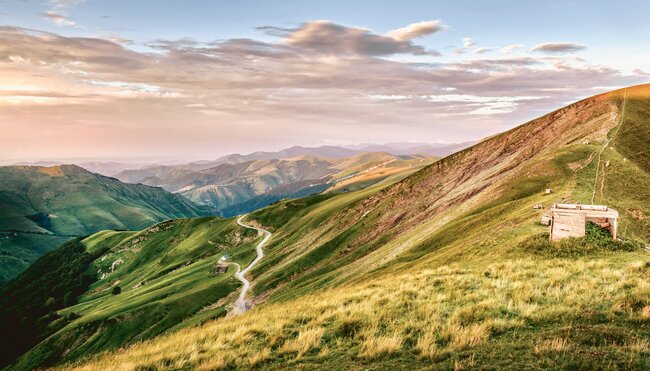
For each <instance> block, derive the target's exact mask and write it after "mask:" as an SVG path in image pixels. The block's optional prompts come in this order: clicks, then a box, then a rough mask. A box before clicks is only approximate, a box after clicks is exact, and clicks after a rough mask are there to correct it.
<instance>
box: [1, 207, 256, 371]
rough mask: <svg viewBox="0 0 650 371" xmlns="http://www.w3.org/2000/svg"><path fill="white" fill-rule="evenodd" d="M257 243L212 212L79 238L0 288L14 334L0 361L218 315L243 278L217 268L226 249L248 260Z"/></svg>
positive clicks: (69, 356)
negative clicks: (144, 227) (25, 353)
mask: <svg viewBox="0 0 650 371" xmlns="http://www.w3.org/2000/svg"><path fill="white" fill-rule="evenodd" d="M257 240H258V237H257V234H256V233H255V232H254V231H251V230H249V229H244V228H241V227H239V226H237V225H236V223H235V222H234V220H226V219H219V218H212V217H207V218H195V219H176V220H170V221H166V222H162V223H160V224H157V225H155V226H153V227H150V228H148V229H145V230H143V231H141V232H131V231H124V232H115V231H103V232H99V233H97V234H94V235H92V236H90V237H88V238H85V239H82V240H78V239H76V240H73V241H71V242H69V243H67V244H66V245H64V246H63V247H61V248H59V249H56V250H54V251H52V252H50V253H49V254H46V255H45V256H43V257H42V258H41V259H39V260H38V261H37V262H36V263H34V264H33V265H32V266H30V267H29V268H28V269H27V270H26V271H25V272H23V273H22V274H21V275H19V276H18V277H16V278H15V279H14V280H12V281H10V282H9V283H7V284H6V285H5V286H4V287H2V288H0V330H2V333H13V334H16V336H15V338H14V341H13V342H12V343H11V344H8V345H7V347H5V349H4V350H3V357H2V364H3V365H6V364H7V363H8V362H11V361H12V360H13V358H15V357H16V356H17V355H19V354H21V353H24V352H25V351H27V350H28V349H30V348H33V349H31V351H30V352H29V353H28V354H27V355H26V356H25V357H23V359H22V360H21V362H20V363H19V364H18V365H17V366H16V367H17V368H19V369H29V368H33V367H36V366H37V365H38V366H43V365H50V364H53V363H55V362H59V361H61V359H63V360H74V359H77V358H79V357H82V356H84V355H87V354H92V353H95V352H98V351H102V350H110V349H115V348H118V347H120V346H123V345H125V344H128V343H132V342H136V341H139V340H142V339H147V338H150V337H153V336H156V335H159V334H162V333H165V332H167V331H171V330H178V329H180V328H184V327H188V326H192V325H197V324H199V323H202V322H204V321H206V320H209V319H212V318H217V317H221V316H223V315H224V314H225V310H226V306H227V305H228V304H230V303H231V301H234V299H232V300H230V299H227V297H228V296H229V295H230V294H231V293H233V292H234V290H236V289H238V288H239V286H240V283H239V281H237V280H235V278H234V277H233V273H234V272H235V267H234V266H231V267H230V269H229V270H228V272H226V274H215V272H214V269H215V266H216V264H217V262H218V260H219V259H220V258H221V257H222V256H223V255H224V254H226V253H227V254H229V255H230V258H229V259H228V262H230V263H233V262H234V263H239V264H240V265H242V266H245V265H247V264H248V263H250V261H252V259H253V258H254V257H255V243H256V242H257ZM115 287H119V288H120V291H121V293H119V294H114V291H113V290H115ZM38 343H40V344H38ZM37 344H38V345H37Z"/></svg>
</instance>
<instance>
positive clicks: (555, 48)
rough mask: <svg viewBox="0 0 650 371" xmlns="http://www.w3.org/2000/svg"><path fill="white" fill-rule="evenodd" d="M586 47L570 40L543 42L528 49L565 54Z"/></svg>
mask: <svg viewBox="0 0 650 371" xmlns="http://www.w3.org/2000/svg"><path fill="white" fill-rule="evenodd" d="M585 49H587V47H586V46H584V45H581V44H576V43H570V42H561V43H545V44H539V45H536V46H534V47H533V48H532V49H530V50H531V51H533V52H541V53H547V54H565V53H575V52H579V51H582V50H585Z"/></svg>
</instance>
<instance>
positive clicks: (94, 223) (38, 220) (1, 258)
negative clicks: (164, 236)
mask: <svg viewBox="0 0 650 371" xmlns="http://www.w3.org/2000/svg"><path fill="white" fill-rule="evenodd" d="M0 205H1V206H2V207H0V278H1V279H2V281H0V283H2V282H4V281H5V280H6V279H8V278H10V277H13V276H15V274H17V273H18V272H20V271H22V270H23V269H24V268H26V267H27V266H28V265H29V264H30V263H31V262H33V261H34V260H35V258H37V257H38V256H40V255H42V254H43V253H44V252H46V251H49V250H50V249H51V248H53V247H55V246H58V245H60V244H61V243H62V242H65V241H67V240H69V239H71V238H73V237H75V236H83V235H88V234H90V233H94V232H97V231H99V230H102V229H142V228H145V227H147V226H150V225H152V224H154V223H156V222H159V221H162V220H165V219H170V218H180V217H192V216H199V215H204V214H207V213H208V212H209V210H207V209H205V208H204V207H201V206H197V205H194V204H193V203H191V202H189V201H188V200H186V199H184V198H183V197H181V196H178V195H173V194H170V193H168V192H166V191H164V190H162V189H159V188H152V187H146V186H142V185H131V184H124V183H121V182H119V181H118V180H116V179H113V178H108V177H104V176H101V175H97V174H94V173H91V172H88V171H86V170H84V169H82V168H80V167H77V166H74V165H60V166H51V167H38V166H5V167H0Z"/></svg>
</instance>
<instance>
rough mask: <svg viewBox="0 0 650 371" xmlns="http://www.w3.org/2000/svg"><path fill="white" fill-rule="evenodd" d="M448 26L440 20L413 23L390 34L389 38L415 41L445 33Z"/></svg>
mask: <svg viewBox="0 0 650 371" xmlns="http://www.w3.org/2000/svg"><path fill="white" fill-rule="evenodd" d="M446 29H447V26H446V25H444V24H442V22H441V21H439V20H434V21H425V22H418V23H411V24H410V25H408V26H406V27H402V28H398V29H395V30H392V31H389V32H388V34H387V35H388V36H389V37H392V38H393V39H395V40H399V41H408V40H413V39H415V38H418V37H422V36H426V35H431V34H434V33H436V32H440V31H444V30H446Z"/></svg>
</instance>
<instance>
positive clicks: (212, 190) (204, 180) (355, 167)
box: [116, 147, 431, 215]
mask: <svg viewBox="0 0 650 371" xmlns="http://www.w3.org/2000/svg"><path fill="white" fill-rule="evenodd" d="M350 153H354V154H353V155H351V156H344V155H348V154H350ZM315 154H320V156H317V155H315ZM294 155H297V156H295V157H281V158H267V157H270V156H294ZM325 155H327V156H325ZM426 158H431V157H426V156H410V155H399V156H396V155H392V154H389V153H385V152H378V153H365V152H361V153H358V151H357V150H352V149H341V148H339V147H318V148H303V147H293V148H289V149H287V150H283V151H280V152H256V153H252V154H250V155H245V156H242V155H229V156H225V157H223V158H221V159H219V160H216V161H214V162H209V163H190V164H184V165H177V166H154V167H149V168H144V169H138V170H127V171H124V172H121V173H119V174H117V175H116V178H118V179H119V180H121V181H123V182H127V183H142V184H146V185H150V186H157V187H162V188H164V189H165V190H167V191H170V192H174V193H178V194H181V195H183V196H185V197H187V198H188V199H190V200H192V201H194V202H196V203H198V204H202V205H208V206H211V207H214V208H216V209H218V210H222V211H224V215H234V214H233V213H245V212H249V211H252V210H255V209H256V208H259V207H262V206H266V205H267V204H269V203H271V202H274V201H277V200H278V199H281V198H287V197H299V196H305V195H308V194H311V193H319V192H322V191H323V190H326V189H328V188H330V187H331V186H334V185H335V184H336V183H337V182H339V181H346V182H347V183H351V182H352V181H350V180H349V179H350V178H354V176H355V175H358V174H362V173H364V172H367V171H368V170H370V169H372V170H376V169H378V168H381V169H384V168H387V167H390V168H391V169H392V170H395V169H399V171H414V170H415V169H416V168H417V167H418V166H423V165H425V164H427V163H428V162H427V161H425V159H426ZM394 173H395V171H387V172H386V176H388V175H393V174H394ZM364 174H365V173H364ZM344 178H345V179H344ZM372 179H373V180H374V181H380V180H381V179H383V178H382V177H379V176H376V177H373V178H372ZM372 183H373V181H370V182H366V184H365V185H366V186H367V185H370V184H372ZM251 199H255V200H253V201H251V202H248V201H249V200H251Z"/></svg>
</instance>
